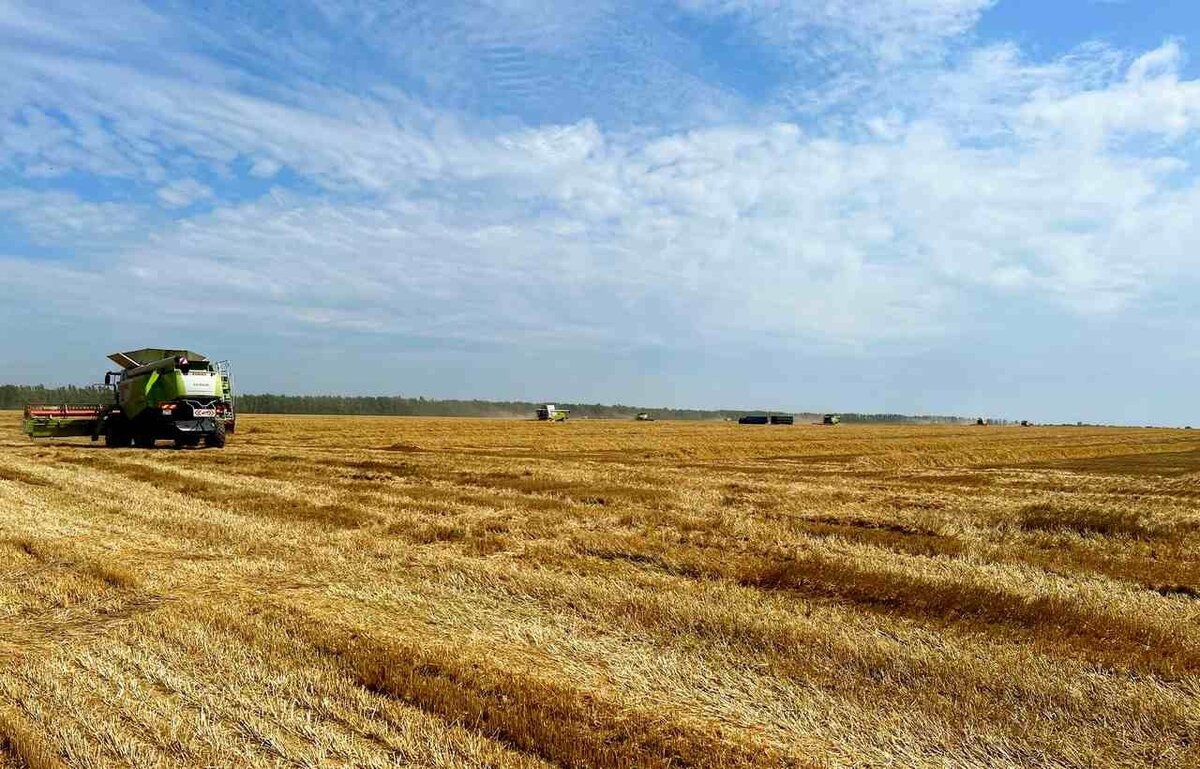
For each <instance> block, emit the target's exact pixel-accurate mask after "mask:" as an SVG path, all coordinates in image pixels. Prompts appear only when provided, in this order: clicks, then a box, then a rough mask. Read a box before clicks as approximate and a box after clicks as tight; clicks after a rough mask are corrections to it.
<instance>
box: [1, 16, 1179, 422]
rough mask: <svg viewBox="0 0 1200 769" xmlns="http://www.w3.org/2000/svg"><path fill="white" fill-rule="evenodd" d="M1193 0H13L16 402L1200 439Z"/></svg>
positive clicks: (9, 88)
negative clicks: (823, 418) (322, 407)
mask: <svg viewBox="0 0 1200 769" xmlns="http://www.w3.org/2000/svg"><path fill="white" fill-rule="evenodd" d="M1197 46H1200V5H1198V4H1196V3H1194V2H1184V1H1183V0H1162V1H1161V2H1156V1H1155V0H1126V1H1125V2H1120V1H1119V0H1104V1H1102V0H1056V1H1055V2H1053V3H1046V2H1044V1H1042V0H1039V1H1036V2H1035V1H1034V0H873V2H870V3H865V2H859V1H858V0H593V1H590V2H588V1H584V0H577V1H576V2H556V1H554V0H477V1H476V2H467V1H465V0H438V1H437V2H424V1H423V0H413V1H411V2H383V1H382V0H345V1H342V0H293V1H291V2H285V3H279V4H272V3H269V2H222V3H189V2H177V1H174V0H163V1H162V2H155V3H146V4H142V3H138V2H133V1H132V0H106V2H104V3H94V2H55V1H53V0H36V1H29V2H27V1H26V0H0V328H3V329H4V333H2V334H0V382H11V383H46V384H60V383H85V382H89V381H97V380H98V379H100V378H101V377H102V375H103V371H104V370H105V368H106V361H105V360H104V356H105V355H106V354H107V353H109V352H112V351H115V350H125V349H134V348H139V347H185V348H189V349H193V350H198V351H201V352H204V353H206V354H208V355H210V356H211V357H216V358H228V359H230V360H231V361H232V362H233V365H234V371H235V375H236V378H237V385H238V388H239V389H240V390H242V391H243V392H266V391H272V392H292V393H317V392H326V393H345V394H405V395H424V396H427V397H459V398H487V399H529V400H549V401H574V402H604V403H615V402H623V403H631V404H640V405H650V406H653V405H661V406H677V407H695V408H705V407H729V408H772V409H780V410H794V411H818V412H821V411H843V412H849V411H868V412H901V413H938V414H961V415H969V416H974V415H987V416H992V417H1004V418H1011V419H1030V420H1034V421H1053V422H1074V421H1089V422H1105V423H1118V424H1165V425H1181V424H1189V423H1196V424H1200V399H1198V398H1197V397H1196V393H1197V388H1196V382H1197V381H1198V380H1200V345H1197V340H1198V339H1200V299H1198V297H1200V293H1198V289H1200V216H1198V212H1200V166H1198V165H1197V161H1200V59H1198V58H1197V57H1196V55H1195V54H1196V53H1197V50H1198V48H1197Z"/></svg>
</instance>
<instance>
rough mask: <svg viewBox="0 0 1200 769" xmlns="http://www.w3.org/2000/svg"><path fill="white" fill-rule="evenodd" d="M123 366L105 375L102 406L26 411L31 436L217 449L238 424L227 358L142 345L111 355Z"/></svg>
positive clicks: (28, 408) (26, 427)
mask: <svg viewBox="0 0 1200 769" xmlns="http://www.w3.org/2000/svg"><path fill="white" fill-rule="evenodd" d="M108 359H109V360H111V361H112V362H114V363H116V364H117V365H118V366H120V367H121V370H120V371H110V372H108V373H107V374H105V375H104V385H103V386H102V387H101V386H97V390H98V392H100V393H102V395H103V396H104V397H102V399H101V401H102V402H100V403H94V404H83V405H78V404H70V405H62V406H45V405H29V406H26V407H25V421H24V431H25V434H26V435H28V436H29V437H31V438H62V437H68V436H80V437H82V436H87V437H90V438H91V439H92V440H93V441H95V440H99V439H100V437H101V436H103V437H104V443H105V445H107V446H113V447H125V446H129V445H135V446H138V447H140V448H152V447H153V446H154V443H155V441H158V440H172V441H174V442H175V445H176V446H178V447H180V448H184V447H188V446H198V445H199V444H200V443H201V442H203V443H204V445H206V446H210V447H213V448H222V447H223V446H224V445H225V437H226V435H227V434H228V433H231V432H233V431H234V429H235V427H236V424H237V422H236V414H235V411H234V398H233V378H232V376H231V374H230V369H229V363H228V362H227V361H210V360H209V359H208V358H206V357H205V356H203V355H201V354H199V353H196V352H192V351H191V350H166V349H157V348H147V349H144V350H133V351H131V352H115V353H113V354H112V355H109V356H108Z"/></svg>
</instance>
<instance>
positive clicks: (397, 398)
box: [0, 384, 998, 424]
mask: <svg viewBox="0 0 1200 769" xmlns="http://www.w3.org/2000/svg"><path fill="white" fill-rule="evenodd" d="M111 400H112V392H111V391H110V390H109V389H107V388H104V387H78V386H75V385H67V386H65V387H46V386H45V385H11V384H8V385H0V409H20V408H23V407H24V406H25V405H26V404H31V403H32V404H42V405H57V404H66V403H79V404H86V403H106V402H110V401H111ZM540 405H542V404H540V403H534V402H532V401H489V400H455V399H440V398H424V397H415V398H410V397H405V396H402V395H285V394H277V393H251V394H246V395H238V396H237V410H238V411H239V412H241V413H245V414H331V415H345V416H414V417H415V416H420V417H532V416H533V414H534V410H535V409H537V407H538V406H540ZM557 405H558V406H559V407H560V408H566V409H570V410H571V416H572V417H573V418H576V419H579V418H587V419H632V418H633V417H634V416H636V415H637V414H642V413H644V414H649V415H650V416H651V417H653V418H654V419H693V420H724V419H737V418H738V417H740V416H743V415H745V414H768V413H776V414H784V413H793V412H787V411H782V410H780V411H774V412H769V411H763V410H753V409H751V410H737V409H674V408H646V407H641V406H626V405H622V404H603V403H559V404H557ZM839 416H841V419H842V421H843V422H849V423H866V422H875V423H893V424H895V423H925V424H929V423H934V424H966V423H970V422H974V420H973V419H964V418H962V417H952V416H913V415H909V414H840V415H839ZM821 417H822V414H818V413H797V414H796V418H797V421H800V422H804V421H812V422H820V421H821ZM997 423H998V422H993V424H997Z"/></svg>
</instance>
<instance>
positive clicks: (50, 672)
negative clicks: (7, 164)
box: [0, 413, 1200, 767]
mask: <svg viewBox="0 0 1200 769" xmlns="http://www.w3.org/2000/svg"><path fill="white" fill-rule="evenodd" d="M240 428H241V429H240V430H239V432H238V433H237V434H236V435H235V436H233V437H232V438H231V440H230V444H229V447H228V448H226V449H225V450H223V451H218V450H183V451H178V450H174V449H170V448H165V447H163V448H160V449H157V450H154V451H146V450H138V449H121V450H117V449H104V448H100V447H97V446H96V445H94V444H90V443H88V442H87V441H77V442H76V441H57V442H52V443H38V444H33V443H31V442H29V441H28V440H26V439H24V438H23V437H22V436H21V435H20V434H19V432H18V418H17V415H14V414H11V413H10V414H6V415H4V416H2V417H0V553H2V556H0V574H2V577H0V661H2V666H0V767H15V766H30V767H50V766H78V767H101V766H137V767H154V766H193V765H194V766H242V765H245V766H396V765H410V766H446V767H457V766H497V767H544V766H595V767H660V766H663V767H665V766H672V767H688V766H704V767H737V766H766V767H771V766H881V765H895V766H920V765H926V766H989V767H993V766H1145V765H1161V766H1196V765H1200V438H1197V437H1193V433H1190V432H1185V431H1169V430H1134V429H1127V430H1126V429H1092V428H1029V429H1022V428H995V427H989V428H974V427H860V426H852V425H844V426H841V427H836V428H822V427H816V426H796V427H757V426H737V425H731V424H719V423H714V424H693V423H668V422H655V423H633V422H630V423H618V422H607V423H605V422H570V423H565V424H545V423H535V422H521V421H486V420H464V419H441V420H433V419H396V418H350V417H345V418H342V417H265V416H246V417H243V418H242V420H241V423H240Z"/></svg>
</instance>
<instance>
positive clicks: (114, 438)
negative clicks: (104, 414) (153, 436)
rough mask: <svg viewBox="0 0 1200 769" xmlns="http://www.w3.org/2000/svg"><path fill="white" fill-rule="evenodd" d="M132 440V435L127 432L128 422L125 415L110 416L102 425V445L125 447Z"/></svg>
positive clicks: (115, 447) (114, 447) (111, 447)
mask: <svg viewBox="0 0 1200 769" xmlns="http://www.w3.org/2000/svg"><path fill="white" fill-rule="evenodd" d="M132 442H133V436H131V435H130V434H129V423H128V422H126V421H125V417H123V416H121V415H120V414H117V415H116V416H110V417H109V418H108V421H107V422H106V423H105V425H104V445H105V446H108V447H109V448H110V449H125V448H129V444H130V443H132Z"/></svg>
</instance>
